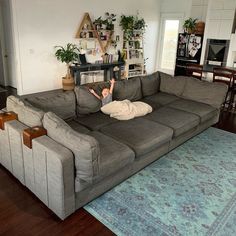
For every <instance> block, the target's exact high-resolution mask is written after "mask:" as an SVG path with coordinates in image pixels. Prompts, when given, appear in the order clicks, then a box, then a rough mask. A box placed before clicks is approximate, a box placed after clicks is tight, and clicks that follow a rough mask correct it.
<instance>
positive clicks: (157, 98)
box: [142, 92, 179, 109]
mask: <svg viewBox="0 0 236 236" xmlns="http://www.w3.org/2000/svg"><path fill="white" fill-rule="evenodd" d="M178 99H179V98H178V97H177V96H175V95H172V94H169V93H163V92H159V93H156V94H154V95H152V96H148V97H145V98H143V99H142V101H146V102H147V103H148V104H149V105H150V106H152V107H153V106H154V107H153V108H154V109H156V108H158V107H160V106H164V105H166V104H168V103H171V102H173V101H176V100H178Z"/></svg>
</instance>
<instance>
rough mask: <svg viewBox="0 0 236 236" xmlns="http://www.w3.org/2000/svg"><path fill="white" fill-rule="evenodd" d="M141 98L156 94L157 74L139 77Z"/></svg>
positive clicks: (158, 78) (158, 85) (158, 77)
mask: <svg viewBox="0 0 236 236" xmlns="http://www.w3.org/2000/svg"><path fill="white" fill-rule="evenodd" d="M140 80H141V86H142V94H143V97H147V96H151V95H154V94H156V93H157V92H158V91H159V89H160V76H159V72H158V71H157V72H154V73H153V74H150V75H144V76H140Z"/></svg>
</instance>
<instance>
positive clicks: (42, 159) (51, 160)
mask: <svg viewBox="0 0 236 236" xmlns="http://www.w3.org/2000/svg"><path fill="white" fill-rule="evenodd" d="M32 151H33V155H32V156H33V163H34V185H35V186H34V193H35V195H36V196H37V197H38V198H39V199H40V200H41V201H43V202H44V203H45V204H46V205H47V206H48V208H50V209H51V210H52V211H53V212H54V213H55V214H56V215H57V216H58V217H60V218H61V219H65V218H66V217H67V216H69V215H70V214H72V213H73V212H74V211H75V190H74V185H75V177H74V175H75V174H74V156H73V154H72V152H71V151H70V150H69V149H67V148H65V147H64V146H62V145H60V144H58V143H57V142H55V141H54V140H52V139H51V138H49V137H48V136H41V137H39V138H36V139H34V140H33V141H32Z"/></svg>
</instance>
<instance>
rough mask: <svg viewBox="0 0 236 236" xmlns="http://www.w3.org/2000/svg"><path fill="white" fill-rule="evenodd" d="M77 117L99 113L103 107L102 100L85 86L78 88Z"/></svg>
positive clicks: (76, 91) (76, 89)
mask: <svg viewBox="0 0 236 236" xmlns="http://www.w3.org/2000/svg"><path fill="white" fill-rule="evenodd" d="M75 95H76V101H77V109H76V110H77V115H86V114H90V113H95V112H98V111H99V110H100V108H101V106H102V103H101V100H99V99H98V98H96V97H95V96H94V95H93V94H91V93H90V92H89V89H88V88H87V87H85V86H76V87H75Z"/></svg>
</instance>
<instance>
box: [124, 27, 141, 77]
mask: <svg viewBox="0 0 236 236" xmlns="http://www.w3.org/2000/svg"><path fill="white" fill-rule="evenodd" d="M143 46H144V45H143V32H142V31H141V30H133V31H132V33H131V34H129V35H127V34H125V33H124V36H123V54H124V58H125V67H124V77H125V78H129V77H134V76H139V75H143V74H144V49H143Z"/></svg>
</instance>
